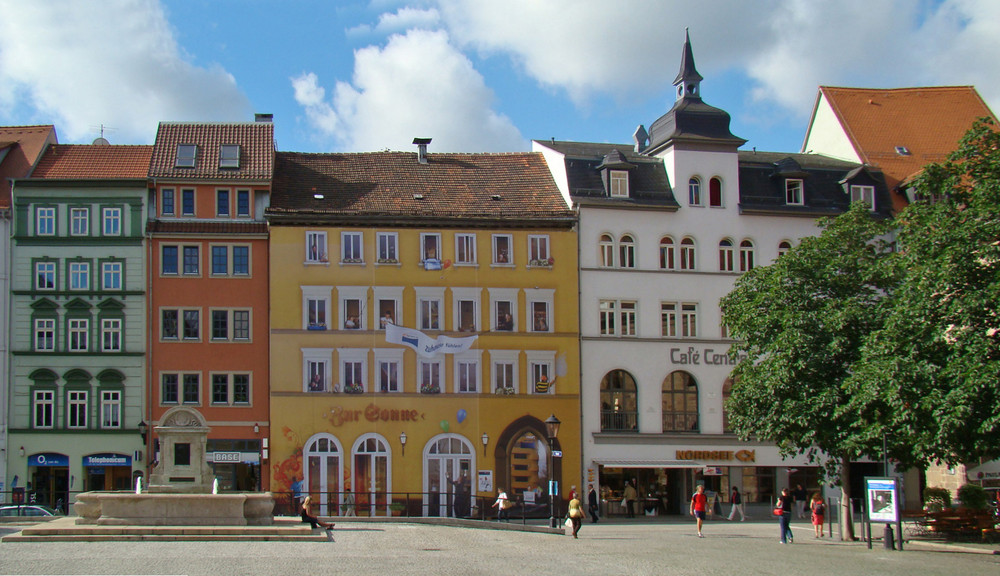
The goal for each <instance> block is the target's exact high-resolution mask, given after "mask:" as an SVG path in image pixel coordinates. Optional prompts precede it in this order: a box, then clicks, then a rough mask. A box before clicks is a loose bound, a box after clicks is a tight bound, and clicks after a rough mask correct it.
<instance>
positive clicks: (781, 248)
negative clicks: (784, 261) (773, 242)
mask: <svg viewBox="0 0 1000 576" xmlns="http://www.w3.org/2000/svg"><path fill="white" fill-rule="evenodd" d="M791 249H792V243H791V242H789V241H788V240H782V241H781V242H779V243H778V257H779V258H780V257H782V256H784V255H785V254H788V251H789V250H791Z"/></svg>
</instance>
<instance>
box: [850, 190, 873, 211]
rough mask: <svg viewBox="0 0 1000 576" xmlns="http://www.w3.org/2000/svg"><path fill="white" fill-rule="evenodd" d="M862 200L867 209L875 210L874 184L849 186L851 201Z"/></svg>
mask: <svg viewBox="0 0 1000 576" xmlns="http://www.w3.org/2000/svg"><path fill="white" fill-rule="evenodd" d="M855 202H864V203H865V204H867V205H868V209H869V210H872V211H874V210H875V187H874V186H851V203H852V204H853V203H855Z"/></svg>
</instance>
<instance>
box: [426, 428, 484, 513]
mask: <svg viewBox="0 0 1000 576" xmlns="http://www.w3.org/2000/svg"><path fill="white" fill-rule="evenodd" d="M474 454H475V452H473V450H472V445H471V444H469V442H468V441H467V440H465V438H462V437H460V436H454V435H451V434H448V435H442V436H438V437H437V438H435V439H433V440H431V442H430V444H429V448H428V450H427V453H426V456H425V463H426V465H425V466H424V471H425V474H426V477H425V478H424V485H425V486H426V487H427V492H428V495H427V496H426V497H425V499H426V502H425V506H426V510H427V515H428V516H452V517H458V518H463V517H467V516H469V513H470V511H471V508H472V499H471V498H472V492H471V490H472V467H473V464H474V462H473V460H474V458H475V456H474Z"/></svg>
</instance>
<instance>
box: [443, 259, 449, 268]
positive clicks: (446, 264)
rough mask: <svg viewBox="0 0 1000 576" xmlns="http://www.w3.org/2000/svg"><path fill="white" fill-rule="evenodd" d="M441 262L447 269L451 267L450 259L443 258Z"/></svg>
mask: <svg viewBox="0 0 1000 576" xmlns="http://www.w3.org/2000/svg"><path fill="white" fill-rule="evenodd" d="M442 264H443V265H444V268H445V269H448V268H450V267H451V260H445V261H444V262H442Z"/></svg>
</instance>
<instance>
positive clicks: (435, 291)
mask: <svg viewBox="0 0 1000 576" xmlns="http://www.w3.org/2000/svg"><path fill="white" fill-rule="evenodd" d="M415 291H416V293H417V326H419V328H420V330H441V329H442V328H443V326H444V287H437V286H429V287H428V286H417V287H416V288H415Z"/></svg>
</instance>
